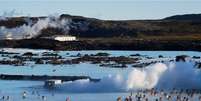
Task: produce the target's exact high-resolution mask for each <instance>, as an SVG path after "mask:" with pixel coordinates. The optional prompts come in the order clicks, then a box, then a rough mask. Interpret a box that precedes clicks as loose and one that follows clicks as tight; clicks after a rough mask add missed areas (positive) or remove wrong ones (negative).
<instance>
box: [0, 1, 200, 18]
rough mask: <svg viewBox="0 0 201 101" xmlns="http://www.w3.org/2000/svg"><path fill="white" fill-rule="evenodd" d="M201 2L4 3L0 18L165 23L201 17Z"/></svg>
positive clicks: (1, 4) (0, 7)
mask: <svg viewBox="0 0 201 101" xmlns="http://www.w3.org/2000/svg"><path fill="white" fill-rule="evenodd" d="M200 5H201V0H0V15H1V16H3V15H5V16H47V15H54V14H71V15H80V16H86V17H92V18H98V19H105V20H133V19H162V18H165V17H168V16H172V15H181V14H192V13H193V14H198V13H201V6H200Z"/></svg>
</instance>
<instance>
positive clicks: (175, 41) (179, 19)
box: [0, 14, 201, 51]
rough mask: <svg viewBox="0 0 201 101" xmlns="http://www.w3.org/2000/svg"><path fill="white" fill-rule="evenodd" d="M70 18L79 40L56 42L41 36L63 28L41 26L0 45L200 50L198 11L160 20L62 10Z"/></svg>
mask: <svg viewBox="0 0 201 101" xmlns="http://www.w3.org/2000/svg"><path fill="white" fill-rule="evenodd" d="M43 18H46V17H15V18H9V19H8V20H4V21H0V26H4V27H7V28H15V27H19V26H22V25H24V24H25V25H26V24H27V22H26V20H27V19H28V20H31V21H32V22H33V23H36V22H37V21H38V20H39V19H43ZM59 19H71V23H70V25H69V28H70V30H69V34H70V35H75V36H77V37H78V39H79V41H75V42H59V41H54V40H44V39H40V38H41V37H46V36H52V35H61V34H64V33H66V32H65V31H64V30H62V28H58V27H56V28H53V27H49V28H46V29H42V30H41V31H40V33H41V34H40V35H39V36H37V37H35V38H33V39H25V40H10V41H9V40H1V41H0V47H14V48H34V49H39V48H40V49H44V48H45V49H53V50H196V51H201V44H200V43H201V21H200V19H201V14H188V15H176V16H172V17H167V18H164V19H159V20H119V21H117V20H115V21H112V20H100V19H95V18H86V17H82V16H72V15H67V14H63V15H61V16H60V17H59Z"/></svg>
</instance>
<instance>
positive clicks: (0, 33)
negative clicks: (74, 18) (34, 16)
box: [0, 17, 71, 39]
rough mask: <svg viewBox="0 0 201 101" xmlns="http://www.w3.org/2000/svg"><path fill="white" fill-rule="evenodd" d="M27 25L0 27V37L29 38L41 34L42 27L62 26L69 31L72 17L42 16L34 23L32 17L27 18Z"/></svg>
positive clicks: (66, 31)
mask: <svg viewBox="0 0 201 101" xmlns="http://www.w3.org/2000/svg"><path fill="white" fill-rule="evenodd" d="M26 21H27V23H28V24H27V25H26V24H24V25H22V26H19V27H16V28H6V27H4V26H1V27H0V38H3V39H29V38H33V37H35V36H37V35H39V34H40V31H41V30H42V29H45V28H48V27H53V28H61V29H62V30H64V31H65V33H68V31H69V29H70V28H69V25H70V23H71V19H59V17H48V18H41V19H39V20H38V21H37V22H36V23H33V22H32V21H31V20H30V19H26Z"/></svg>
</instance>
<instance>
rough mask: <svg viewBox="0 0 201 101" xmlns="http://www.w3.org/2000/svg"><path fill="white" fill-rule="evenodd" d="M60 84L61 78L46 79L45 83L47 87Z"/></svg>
mask: <svg viewBox="0 0 201 101" xmlns="http://www.w3.org/2000/svg"><path fill="white" fill-rule="evenodd" d="M59 84H62V81H61V80H53V79H52V80H46V81H45V84H44V87H47V88H53V87H55V86H56V85H59Z"/></svg>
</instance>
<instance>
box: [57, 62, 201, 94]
mask: <svg viewBox="0 0 201 101" xmlns="http://www.w3.org/2000/svg"><path fill="white" fill-rule="evenodd" d="M200 84H201V70H199V69H196V68H195V67H194V62H171V63H168V64H163V63H156V64H154V65H150V66H148V67H146V68H145V69H144V70H139V69H134V70H133V71H131V72H130V74H129V75H128V77H126V78H123V77H122V76H121V75H117V76H108V77H105V78H102V79H101V81H100V82H99V83H92V82H90V81H89V80H79V81H75V82H68V83H66V84H64V85H62V86H61V87H59V88H58V89H60V90H62V91H65V92H66V91H68V92H126V91H133V90H138V89H151V88H158V89H164V90H165V89H167V90H168V89H173V88H175V89H201V85H200Z"/></svg>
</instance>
